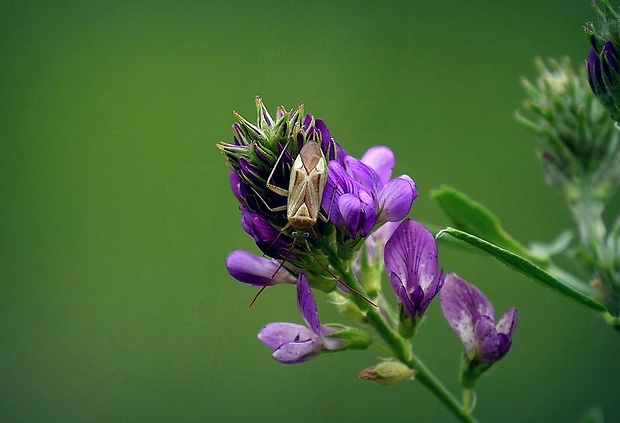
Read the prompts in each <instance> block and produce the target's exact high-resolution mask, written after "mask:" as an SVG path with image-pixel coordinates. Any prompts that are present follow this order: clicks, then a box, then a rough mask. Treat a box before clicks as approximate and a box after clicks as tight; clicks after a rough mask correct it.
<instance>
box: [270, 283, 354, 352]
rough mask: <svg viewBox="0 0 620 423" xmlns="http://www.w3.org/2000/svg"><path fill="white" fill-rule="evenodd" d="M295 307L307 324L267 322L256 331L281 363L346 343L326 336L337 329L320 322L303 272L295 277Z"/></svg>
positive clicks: (340, 346) (330, 349)
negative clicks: (272, 349)
mask: <svg viewBox="0 0 620 423" xmlns="http://www.w3.org/2000/svg"><path fill="white" fill-rule="evenodd" d="M297 306H298V307H299V311H300V312H301V315H302V317H303V319H304V321H305V322H306V325H307V326H302V325H298V324H295V323H287V322H278V323H269V324H268V325H266V326H265V327H263V328H262V329H261V331H260V332H259V333H258V339H259V340H260V341H261V342H262V343H263V344H265V345H267V346H268V347H271V348H274V352H273V354H272V357H273V358H274V359H275V360H277V361H279V362H280V363H284V364H295V363H302V362H304V361H308V360H310V359H312V358H314V357H316V356H317V355H318V354H320V353H321V352H322V351H333V350H338V349H342V348H344V347H346V346H347V341H345V340H343V339H337V338H329V337H327V336H328V335H331V334H334V333H335V332H338V331H339V329H338V328H332V327H328V326H324V325H321V322H320V321H319V316H318V314H317V309H316V302H315V300H314V296H313V295H312V290H311V289H310V285H309V283H308V279H307V278H306V277H305V276H304V274H303V273H301V274H300V275H299V278H298V279H297Z"/></svg>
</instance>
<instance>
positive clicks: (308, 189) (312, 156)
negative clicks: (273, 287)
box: [248, 140, 376, 308]
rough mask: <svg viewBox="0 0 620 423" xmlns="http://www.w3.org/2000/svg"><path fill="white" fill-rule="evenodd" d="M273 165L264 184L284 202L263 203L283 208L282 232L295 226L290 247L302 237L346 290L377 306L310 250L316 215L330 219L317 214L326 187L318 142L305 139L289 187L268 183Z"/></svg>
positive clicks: (324, 164) (274, 209)
mask: <svg viewBox="0 0 620 423" xmlns="http://www.w3.org/2000/svg"><path fill="white" fill-rule="evenodd" d="M287 146H288V143H287V144H286V145H285V146H284V148H283V149H282V152H281V153H280V156H279V157H278V160H277V161H276V165H277V163H278V162H279V161H280V160H281V158H282V155H283V154H284V152H285V151H286V147H287ZM275 169H276V166H275V165H274V167H273V169H272V170H271V173H270V174H269V177H268V178H267V182H266V186H267V188H268V189H270V190H271V191H273V192H275V193H276V194H278V195H281V196H283V197H286V205H284V206H280V207H275V208H271V207H269V206H268V205H267V204H266V203H265V201H264V200H263V199H262V197H260V195H258V196H259V198H261V200H263V203H265V206H267V208H269V210H270V211H272V212H279V211H284V210H286V219H287V221H288V223H287V224H286V225H285V226H284V227H283V228H282V229H281V231H280V233H282V231H285V230H286V229H288V228H289V227H292V228H293V229H294V232H293V233H292V235H293V243H292V245H291V249H293V248H294V247H295V243H296V242H297V241H298V239H303V240H304V241H305V243H306V248H307V251H308V253H309V254H310V255H311V256H312V257H313V258H314V260H316V262H317V263H318V264H319V265H320V266H321V267H322V268H323V270H325V271H326V272H327V273H329V274H330V275H331V276H332V277H333V278H334V279H336V280H337V281H338V282H340V283H341V284H343V285H344V286H345V287H347V289H349V290H350V291H351V292H353V293H355V294H356V295H358V296H360V297H361V298H363V299H364V300H365V301H367V302H368V303H370V304H371V305H373V306H375V307H376V304H375V303H373V302H372V301H370V300H369V299H368V298H366V297H365V296H364V295H363V294H361V293H360V292H358V291H356V290H355V289H353V288H351V287H350V286H349V285H347V284H346V283H344V282H343V281H342V280H341V279H340V278H338V277H337V276H336V275H334V274H333V273H332V272H331V270H329V269H328V267H327V266H325V265H324V264H323V263H321V261H320V260H319V259H318V258H317V257H316V256H315V255H314V253H313V252H312V250H311V248H310V245H309V243H308V239H307V238H308V236H309V230H311V229H313V227H314V225H316V223H317V220H318V219H319V217H320V218H321V220H324V221H328V220H329V219H328V218H326V217H323V216H322V215H321V213H320V210H321V201H322V199H323V191H324V189H325V183H326V182H327V161H326V160H325V156H324V155H323V151H322V150H321V147H320V146H319V144H318V142H316V141H314V140H311V141H308V142H307V143H306V144H304V146H303V147H302V148H301V150H300V151H299V155H298V156H297V157H296V158H295V161H294V162H293V166H292V168H291V175H290V178H289V186H288V190H285V189H284V188H281V187H278V186H276V185H273V184H272V183H271V178H272V177H273V174H274V172H275ZM285 262H286V260H282V262H281V263H280V266H279V267H278V268H277V269H276V271H275V272H274V273H273V275H271V276H270V277H269V278H268V279H267V281H266V282H265V284H264V285H263V286H262V287H261V289H260V290H259V291H258V293H257V294H256V295H255V296H254V299H252V301H251V302H250V305H249V306H248V308H249V307H252V305H253V304H254V302H255V301H256V299H257V298H258V296H259V295H260V294H261V293H262V292H263V291H264V290H265V288H266V287H267V286H269V283H270V282H271V281H272V280H273V278H274V277H275V275H276V274H277V273H278V272H279V271H280V269H281V268H282V267H283V266H284V263H285Z"/></svg>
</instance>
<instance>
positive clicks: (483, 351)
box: [440, 273, 517, 365]
mask: <svg viewBox="0 0 620 423" xmlns="http://www.w3.org/2000/svg"><path fill="white" fill-rule="evenodd" d="M440 302H441V309H442V311H443V315H444V316H445V318H446V320H447V321H448V324H449V325H450V326H451V327H452V329H454V331H455V332H456V333H457V335H458V336H459V338H461V342H462V343H463V346H464V347H465V352H466V354H467V360H468V361H469V362H470V363H474V364H483V365H484V364H487V365H488V364H492V363H494V362H496V361H498V360H499V359H501V358H502V357H504V356H505V355H506V353H507V352H508V350H509V349H510V345H511V343H512V334H513V332H514V330H515V328H516V326H517V310H516V309H515V308H514V307H513V308H510V309H509V310H508V311H507V312H506V313H505V314H504V315H503V316H502V318H501V319H500V321H499V322H498V323H497V324H495V312H494V310H493V305H491V303H490V302H489V300H487V298H486V297H485V296H484V295H483V294H482V292H480V291H479V290H478V288H476V287H475V286H473V285H470V284H468V283H467V282H465V281H464V280H463V279H461V278H459V277H458V276H457V275H455V274H454V273H450V274H448V275H447V276H446V284H445V286H444V288H443V290H442V291H441V295H440Z"/></svg>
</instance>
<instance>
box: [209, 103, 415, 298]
mask: <svg viewBox="0 0 620 423" xmlns="http://www.w3.org/2000/svg"><path fill="white" fill-rule="evenodd" d="M256 105H257V112H258V122H257V123H256V124H252V123H250V122H249V121H248V120H246V119H244V118H243V117H241V116H240V115H238V114H235V116H236V118H237V122H236V123H235V124H234V125H233V128H232V129H233V136H234V142H233V143H224V142H221V143H219V144H218V147H219V148H220V150H222V151H223V152H224V154H225V155H226V157H227V161H228V164H229V167H230V169H231V172H230V183H231V188H232V191H233V193H234V195H235V197H236V198H237V200H238V201H239V209H240V210H241V225H242V227H243V229H244V230H245V231H246V232H247V233H248V234H249V235H251V236H252V237H253V238H254V240H255V242H256V245H257V246H258V247H259V249H260V250H261V251H263V253H264V254H265V255H267V256H270V257H273V258H274V259H275V260H277V261H274V260H268V259H264V258H258V257H255V258H249V254H250V253H247V252H239V251H235V252H233V253H231V255H230V256H229V257H228V259H227V261H226V265H227V268H228V271H229V273H230V274H231V275H232V276H233V277H235V278H237V279H238V280H240V281H241V282H245V283H249V284H252V285H261V284H260V282H259V281H260V280H263V281H264V282H268V283H269V285H271V284H272V282H273V283H280V282H285V281H288V282H290V281H291V280H292V279H296V276H297V275H298V274H299V273H300V272H302V271H303V272H304V273H305V274H306V277H308V279H309V280H310V284H311V286H313V287H316V288H320V289H322V290H324V291H327V292H330V291H332V290H334V289H336V288H337V287H338V284H337V282H336V280H335V279H334V278H333V273H335V272H336V271H337V269H333V266H334V265H335V264H337V263H339V262H340V261H341V257H352V256H353V255H354V254H355V252H356V251H357V250H358V249H359V248H360V246H361V242H362V241H363V240H364V239H365V238H366V237H367V236H368V235H369V234H370V233H371V232H372V231H373V230H374V229H376V228H378V227H379V226H381V225H382V224H383V223H385V222H388V221H392V222H394V221H399V220H400V219H402V218H403V217H404V216H406V215H407V213H408V212H409V209H410V208H411V205H412V203H413V200H414V199H415V198H416V196H417V191H416V187H415V184H414V183H413V180H412V179H411V178H410V177H408V176H406V175H403V176H400V177H398V178H395V179H390V177H391V172H392V168H393V167H394V162H395V160H394V155H393V153H392V152H391V150H389V149H388V148H387V147H375V148H373V149H371V150H369V151H368V152H367V153H366V155H364V157H363V158H362V160H358V159H355V158H354V157H352V156H350V155H349V154H347V152H346V151H345V150H343V149H342V147H340V145H339V144H338V143H337V142H336V141H335V140H334V138H333V137H332V136H331V134H330V132H329V129H328V128H327V125H326V124H325V122H323V121H322V120H321V119H315V118H314V117H313V116H312V115H308V114H306V115H304V112H303V107H302V106H299V107H297V109H295V110H291V111H287V110H286V109H284V108H283V107H280V108H278V110H277V115H276V118H275V119H274V118H272V117H271V115H270V114H269V112H268V111H267V109H266V108H265V106H264V105H263V103H262V101H261V100H260V99H257V100H256ZM311 142H316V143H317V144H318V145H319V146H320V150H321V155H322V158H323V159H324V160H325V161H326V162H327V177H326V181H325V187H324V192H323V195H322V201H321V203H320V204H306V206H307V207H308V208H310V207H315V208H316V207H318V208H320V210H316V211H315V212H316V213H317V214H318V217H319V218H318V219H317V220H316V222H315V224H314V225H313V226H311V227H310V228H307V229H304V231H303V232H302V231H299V230H297V229H296V228H295V227H294V225H292V224H291V222H290V219H289V216H287V207H286V206H287V202H290V201H301V202H303V201H306V199H307V197H306V196H307V195H309V194H310V193H309V192H308V191H305V192H302V193H301V194H300V195H298V196H297V197H296V198H292V197H293V193H292V192H291V191H292V190H291V187H292V185H291V181H290V180H291V172H292V169H293V165H294V162H295V159H296V158H297V156H298V155H299V153H300V151H301V150H302V148H303V147H304V146H305V145H306V144H308V143H311ZM308 170H310V169H308ZM273 187H276V188H273ZM283 187H289V190H286V189H285V188H283ZM313 189H319V187H316V186H313V185H310V184H309V185H308V187H307V190H313ZM283 193H284V194H283ZM300 235H301V236H300ZM283 261H286V263H285V264H284V269H283V270H281V271H279V272H278V274H276V275H275V276H273V281H270V280H269V276H265V275H267V274H268V273H269V272H272V275H273V272H275V270H276V269H277V268H278V267H279V265H280V264H282V263H283ZM250 262H251V263H252V264H251V265H249V264H248V263H250ZM335 262H336V263H335ZM330 266H331V267H330ZM330 269H331V270H330ZM280 273H282V274H280ZM291 278H292V279H291Z"/></svg>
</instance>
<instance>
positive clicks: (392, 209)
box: [322, 146, 418, 240]
mask: <svg viewBox="0 0 620 423" xmlns="http://www.w3.org/2000/svg"><path fill="white" fill-rule="evenodd" d="M394 163H395V159H394V154H393V153H392V151H391V150H390V149H389V148H387V147H383V146H378V147H373V148H371V149H370V150H368V151H367V152H366V154H364V156H363V157H362V159H361V160H357V159H355V158H353V157H351V156H346V157H345V158H344V160H343V162H340V161H331V162H329V164H328V175H327V184H326V186H325V191H324V193H323V201H322V203H323V204H322V205H323V209H324V210H326V211H327V214H328V216H329V218H330V220H331V221H332V222H333V223H334V225H335V226H336V227H338V228H340V229H341V230H342V231H343V233H344V239H345V240H347V239H353V240H355V239H359V237H361V238H365V237H366V236H367V235H368V234H369V233H370V232H371V231H372V230H373V228H375V227H376V226H377V225H380V224H381V223H384V222H388V221H389V222H396V221H399V220H401V219H402V218H404V217H405V216H406V215H407V213H409V210H410V209H411V205H412V203H413V200H415V198H416V197H417V194H418V192H417V190H416V187H415V183H414V182H413V180H412V179H411V178H410V177H409V176H407V175H402V176H399V177H397V178H394V179H390V177H391V174H392V169H393V168H394Z"/></svg>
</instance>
